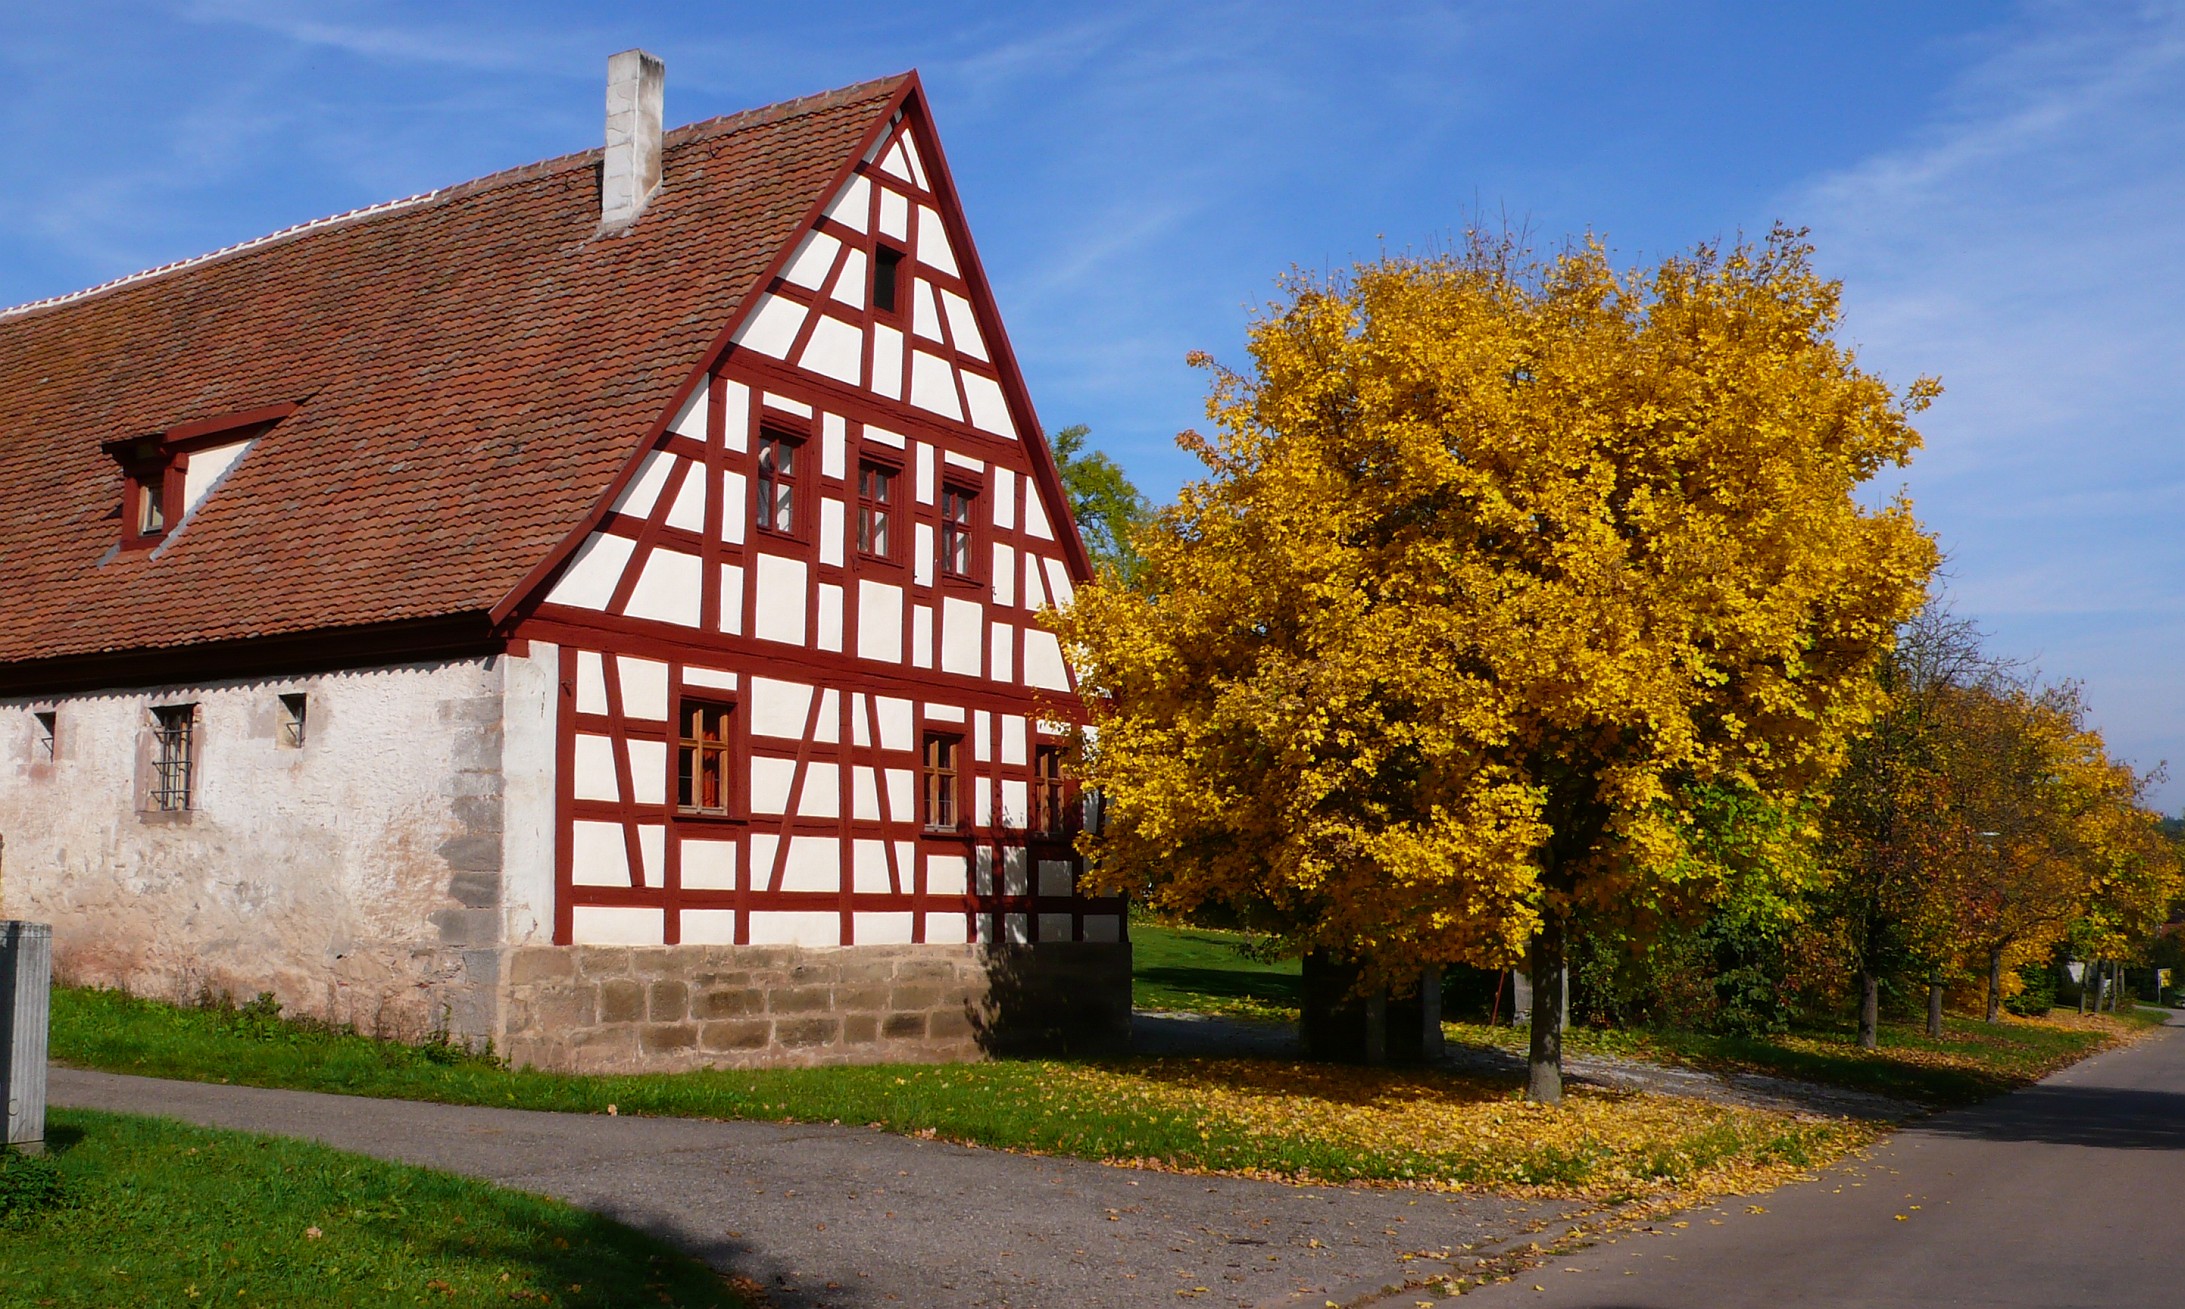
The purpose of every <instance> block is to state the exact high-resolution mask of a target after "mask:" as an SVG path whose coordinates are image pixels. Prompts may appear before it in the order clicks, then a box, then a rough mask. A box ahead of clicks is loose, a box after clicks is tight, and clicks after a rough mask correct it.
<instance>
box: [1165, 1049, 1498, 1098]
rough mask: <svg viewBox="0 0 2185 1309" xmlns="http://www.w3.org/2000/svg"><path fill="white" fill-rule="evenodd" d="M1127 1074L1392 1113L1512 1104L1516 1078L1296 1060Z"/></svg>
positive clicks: (1235, 1061) (1195, 1064)
mask: <svg viewBox="0 0 2185 1309" xmlns="http://www.w3.org/2000/svg"><path fill="white" fill-rule="evenodd" d="M1128 1071H1129V1072H1130V1073H1131V1074H1132V1075H1133V1076H1136V1077H1140V1078H1143V1079H1145V1080H1146V1081H1149V1082H1155V1083H1159V1084H1162V1085H1167V1086H1172V1087H1176V1088H1179V1089H1183V1090H1186V1091H1208V1092H1221V1093H1226V1094H1230V1095H1244V1096H1252V1097H1264V1098H1268V1099H1276V1098H1291V1097H1304V1098H1308V1099H1314V1100H1324V1101H1327V1102H1328V1103H1330V1104H1339V1105H1349V1106H1354V1107H1359V1108H1370V1107H1379V1108H1384V1109H1386V1108H1392V1107H1394V1106H1397V1105H1401V1104H1407V1103H1413V1102H1417V1101H1422V1100H1427V1101H1433V1102H1435V1103H1437V1104H1442V1105H1470V1104H1483V1103H1486V1102H1489V1101H1500V1100H1508V1099H1509V1098H1510V1095H1511V1093H1512V1091H1514V1090H1515V1089H1516V1087H1517V1085H1518V1079H1517V1078H1516V1077H1515V1076H1501V1075H1497V1074H1493V1073H1489V1074H1486V1075H1482V1074H1480V1073H1476V1072H1469V1071H1466V1072H1453V1071H1450V1070H1447V1069H1440V1068H1387V1067H1367V1066H1365V1065H1360V1064H1333V1063H1309V1062H1305V1061H1301V1060H1291V1059H1250V1058H1219V1059H1148V1060H1139V1061H1133V1062H1132V1063H1131V1064H1130V1065H1129V1066H1128Z"/></svg>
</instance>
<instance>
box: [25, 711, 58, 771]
mask: <svg viewBox="0 0 2185 1309" xmlns="http://www.w3.org/2000/svg"><path fill="white" fill-rule="evenodd" d="M30 717H31V737H30V758H31V762H32V763H39V764H50V763H52V762H53V758H54V742H55V732H56V731H57V729H58V728H59V726H60V721H61V716H60V712H59V711H58V710H54V709H40V710H38V711H36V712H34V713H32V714H31V716H30Z"/></svg>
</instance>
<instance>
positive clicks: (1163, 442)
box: [0, 0, 2185, 809]
mask: <svg viewBox="0 0 2185 1309" xmlns="http://www.w3.org/2000/svg"><path fill="white" fill-rule="evenodd" d="M27 10H28V7H27V6H25V5H23V4H22V3H21V0H16V3H15V4H13V5H12V6H10V7H8V8H6V9H5V10H4V11H0V72H4V74H5V77H6V81H5V86H6V88H7V89H6V90H5V91H0V142H4V144H0V165H4V166H5V168H6V175H7V176H8V178H9V179H11V180H10V182H9V184H8V185H6V186H4V187H0V303H10V304H11V303H16V302H19V301H23V300H28V299H33V298H36V297H39V296H45V295H51V294H56V293H59V292H63V291H68V290H72V289H75V288H77V287H80V286H84V285H88V284H90V283H93V282H97V281H101V280H103V279H106V278H109V277H113V276H117V275H120V274H123V273H127V272H131V271H135V270H137V269H140V268H144V267H148V266H151V265H154V264H158V263H162V262H165V261H167V260H170V259H176V258H182V257H186V256H188V255H192V254H197V253H201V252H203V251H205V250H209V249H212V248H215V247H217V246H221V245H225V244H228V243H230V242H233V241H237V240H242V239H246V238H248V237H251V236H255V235H259V234H262V233H264V232H267V231H270V230H272V229H274V228H277V227H281V226H285V225H287V224H290V223H294V222H299V221H303V220H305V219H309V218H314V217H319V216H322V215H325V214H329V213H334V212H338V211H341V210H345V209H350V208H354V207H357V206H360V205H364V204H369V203H373V202H375V201H379V200H385V199H389V198H392V197H395V196H398V195H406V194H411V193H414V192H418V191H423V190H427V189H430V188H432V187H435V186H440V185H444V184H446V183H450V182H455V181H460V180H463V179H465V178H469V177H473V176H477V175H480V174H483V173H487V172H491V171H494V170H497V169H500V168H504V167H508V166H511V165H514V164H518V163H523V162H527V161H529V160H532V159H537V158H542V157H545V156H548V155H552V154H559V153H562V152H565V151H569V150H573V149H580V148H584V147H587V146H590V145H594V144H596V143H597V141H598V139H599V134H600V114H601V107H600V101H601V79H602V76H603V68H604V62H605V58H606V56H607V55H608V54H609V53H611V52H613V51H615V50H619V49H623V48H625V47H628V46H632V45H642V46H644V47H646V48H648V49H650V50H652V51H654V52H655V53H657V54H659V55H661V56H662V57H663V58H665V60H666V61H667V66H668V117H669V120H670V121H671V122H686V121H690V120H692V119H697V118H703V117H709V116H712V115H715V114H721V113H727V112H732V111H734V110H737V109H742V108H747V107H749V106H752V105H757V104H763V103H766V102H769V101H772V100H777V99H783V98H786V97H790V96H794V95H800V94H804V93H807V92H810V91H815V90H820V89H824V88H826V87H830V86H835V85H840V84H842V83H846V82H851V81H857V80H861V79H864V78H867V77H872V76H876V75H880V74H883V73H888V72H894V71H898V70H901V69H904V68H909V67H916V68H918V69H919V70H920V72H921V73H922V74H923V75H924V77H925V81H926V86H927V89H928V92H929V94H930V95H931V97H932V100H933V104H934V109H935V113H936V115H937V117H938V119H939V123H940V128H941V132H942V137H943V141H944V144H945V145H946V147H947V150H948V153H949V158H950V163H951V165H952V167H953V169H954V172H955V175H956V178H957V182H958V184H959V186H960V188H961V189H962V191H963V193H964V198H965V204H966V206H967V208H968V209H969V211H970V218H971V222H972V226H973V230H974V232H975V233H976V235H977V237H978V240H979V245H980V251H981V255H982V257H983V259H984V261H985V263H986V267H987V269H988V272H989V273H990V275H991V276H992V277H993V279H994V282H995V284H996V291H997V295H998V298H999V300H1000V302H1001V307H1002V311H1003V314H1004V316H1005V317H1006V318H1007V320H1008V325H1009V327H1010V330H1011V336H1012V338H1013V340H1014V341H1015V344H1016V347H1017V351H1018V354H1019V356H1020V358H1021V360H1022V362H1023V363H1024V365H1025V367H1026V370H1027V372H1028V374H1029V376H1030V381H1031V385H1032V391H1033V395H1034V397H1035V399H1036V400H1037V402H1038V404H1039V406H1040V410H1041V414H1042V417H1043V418H1044V419H1045V421H1046V422H1047V424H1048V425H1049V427H1050V428H1052V427H1059V426H1062V425H1064V424H1068V423H1072V422H1085V423H1089V424H1091V426H1092V428H1093V432H1094V441H1095V444H1097V445H1099V446H1101V447H1103V448H1105V449H1107V450H1108V451H1109V452H1110V453H1112V454H1114V455H1115V456H1116V457H1117V458H1119V459H1120V460H1121V461H1122V462H1123V463H1124V464H1125V466H1126V467H1127V468H1128V469H1129V470H1130V471H1131V472H1132V473H1133V474H1134V475H1135V476H1136V477H1137V478H1138V480H1139V481H1140V483H1141V484H1142V485H1143V486H1145V487H1146V488H1147V489H1148V490H1149V491H1150V492H1152V493H1153V494H1155V495H1156V496H1157V497H1165V496H1166V495H1168V494H1170V493H1171V492H1172V491H1173V490H1174V488H1175V487H1176V485H1177V484H1178V483H1179V482H1181V481H1182V480H1183V479H1184V478H1186V477H1188V476H1190V475H1191V474H1192V471H1193V465H1192V464H1191V463H1190V461H1189V460H1188V459H1187V458H1186V457H1185V456H1183V455H1181V454H1180V453H1178V452H1177V451H1176V449H1175V447H1174V445H1173V443H1172V439H1171V438H1172V437H1173V435H1174V433H1175V432H1177V431H1178V430H1180V429H1182V428H1185V427H1189V426H1192V425H1194V424H1196V423H1198V422H1199V421H1201V411H1200V404H1201V397H1202V395H1203V392H1204V387H1203V382H1202V379H1201V378H1200V377H1199V376H1198V375H1197V374H1195V373H1193V372H1192V371H1191V370H1190V369H1188V368H1186V367H1185V366H1184V363H1183V357H1184V354H1185V352H1186V351H1188V350H1191V349H1193V348H1204V349H1208V350H1211V351H1212V352H1213V353H1214V354H1216V355H1217V356H1218V357H1222V358H1226V359H1229V360H1232V361H1234V360H1236V359H1237V358H1238V356H1239V353H1240V350H1239V346H1240V342H1241V339H1242V330H1243V325H1244V322H1245V319H1246V316H1247V313H1248V311H1249V309H1250V307H1251V306H1253V305H1256V304H1259V303H1261V302H1263V301H1264V300H1265V299H1266V298H1267V297H1268V296H1269V295H1270V294H1271V292H1272V289H1273V279H1274V278H1275V276H1276V275H1277V274H1279V273H1280V272H1282V271H1283V270H1284V269H1286V268H1289V267H1290V266H1292V265H1298V266H1302V267H1305V268H1308V269H1315V270H1318V269H1325V268H1329V267H1334V266H1340V265H1343V264H1346V263H1348V262H1350V261H1351V260H1353V259H1357V258H1364V257H1372V256H1373V255H1375V254H1377V253H1379V252H1380V251H1382V250H1384V249H1394V250H1401V249H1405V248H1422V247H1427V246H1431V245H1433V244H1435V243H1436V242H1438V241H1446V240H1447V239H1448V238H1449V237H1451V236H1452V235H1454V234H1455V233H1457V232H1459V231H1461V230H1462V229H1463V228H1464V227H1465V226H1466V225H1467V224H1468V223H1471V222H1473V221H1475V220H1480V219H1484V220H1486V221H1488V222H1491V223H1501V222H1503V221H1510V222H1513V223H1518V224H1522V225H1524V226H1526V227H1528V228H1529V229H1530V230H1531V231H1532V232H1533V233H1535V234H1536V236H1537V237H1538V238H1539V239H1540V240H1541V241H1543V242H1544V243H1547V244H1551V245H1552V244H1554V243H1557V242H1560V240H1561V239H1562V238H1564V237H1565V236H1567V235H1570V234H1575V233H1580V232H1584V231H1587V230H1592V231H1596V232H1599V233H1601V234H1602V235H1604V236H1605V237H1606V238H1607V239H1608V241H1609V242H1610V244H1611V245H1612V247H1613V248H1614V249H1615V250H1616V252H1617V254H1618V256H1619V258H1620V259H1621V260H1622V261H1624V262H1627V263H1636V262H1640V261H1644V260H1649V259H1653V258H1658V257H1659V256H1660V255H1662V254H1663V253H1666V252H1669V251H1672V250H1677V249H1682V248H1685V247H1688V246H1690V245H1691V244H1692V243H1693V242H1695V241H1699V240H1707V239H1715V238H1732V237H1735V236H1736V235H1737V234H1739V233H1740V232H1744V233H1751V234H1757V233H1760V232H1764V231H1765V230H1766V229H1767V227H1768V226H1769V225H1770V224H1771V223H1772V222H1774V221H1776V220H1783V221H1787V222H1791V223H1794V224H1801V225H1807V226H1810V227H1811V228H1812V229H1813V233H1814V238H1815V240H1816V242H1817V244H1818V246H1819V256H1818V257H1819V262H1820V265H1821V267H1822V269H1823V270H1824V271H1825V272H1827V273H1829V274H1831V275H1833V276H1837V277H1840V278H1842V279H1843V280H1844V282H1845V284H1846V300H1847V305H1848V308H1849V319H1848V325H1847V336H1848V337H1849V338H1850V339H1851V340H1853V341H1854V342H1856V343H1857V344H1858V345H1859V347H1860V349H1861V355H1862V359H1863V360H1864V362H1865V363H1866V364H1867V365H1868V366H1869V367H1871V368H1873V369H1875V370H1876V371H1879V372H1880V373H1882V374H1883V375H1884V376H1886V377H1889V378H1891V379H1893V380H1896V381H1898V382H1900V383H1901V382H1906V381H1909V380H1910V379H1911V378H1913V377H1914V376H1916V375H1918V374H1920V373H1935V374H1939V375H1940V376H1941V377H1942V379H1943V381H1944V383H1945V385H1946V386H1947V387H1948V393H1947V394H1946V395H1945V396H1944V398H1943V400H1942V401H1941V402H1940V403H1939V404H1938V405H1937V406H1936V408H1935V409H1934V410H1932V411H1931V412H1930V413H1929V414H1928V415H1927V417H1926V419H1925V420H1924V421H1923V423H1922V428H1923V430H1924V431H1925V432H1926V434H1927V437H1928V448H1927V450H1926V452H1925V453H1924V454H1923V455H1922V457H1921V458H1920V459H1919V460H1918V461H1917V462H1916V463H1915V465H1914V466H1913V467H1912V469H1911V470H1910V471H1909V472H1908V473H1907V474H1906V477H1905V481H1906V484H1907V486H1908V487H1909V489H1910V491H1911V493H1912V495H1913V497H1914V499H1915V501H1916V503H1917V505H1918V507H1919V510H1920V513H1921V516H1922V517H1923V518H1924V519H1925V520H1926V521H1927V523H1928V524H1929V525H1930V526H1931V527H1933V528H1934V529H1935V530H1936V531H1937V532H1938V533H1939V534H1940V536H1941V538H1942V541H1943V544H1944V547H1945V549H1946V550H1947V551H1948V552H1949V556H1950V562H1949V571H1950V575H1951V580H1950V585H1951V589H1952V591H1953V593H1954V595H1955V596H1956V598H1957V602H1958V605H1959V608H1960V609H1961V611H1963V612H1965V613H1968V614H1971V615H1974V616H1976V617H1978V618H1979V619H1980V620H1981V622H1982V623H1983V625H1984V626H1985V627H1986V628H1987V629H1988V630H1989V631H1990V632H1991V633H1992V646H1993V648H1994V649H1995V650H1997V651H1998V652H1999V653H2003V654H2006V655H2010V656H2013V657H2017V658H2020V659H2025V660H2029V661H2032V662H2034V663H2036V664H2037V665H2038V666H2039V667H2040V668H2041V669H2042V670H2043V671H2044V672H2045V673H2046V674H2048V675H2050V676H2052V677H2074V678H2078V679H2080V680H2082V681H2084V682H2085V684H2086V686H2087V690H2088V693H2089V696H2090V698H2091V700H2092V702H2093V705H2094V708H2095V713H2096V717H2097V720H2098V721H2099V722H2100V723H2101V725H2102V726H2103V728H2104V730H2105V731H2106V733H2107V734H2108V736H2109V738H2110V741H2111V743H2112V746H2113V748H2115V749H2116V750H2117V751H2118V753H2120V754H2121V755H2123V756H2125V757H2127V758H2130V759H2132V760H2134V761H2135V762H2137V763H2138V764H2140V765H2141V766H2143V767H2145V766H2150V765H2153V764H2155V763H2157V762H2158V761H2161V760H2164V759H2176V760H2177V761H2178V762H2179V764H2180V765H2181V767H2185V746H2181V745H2180V743H2181V742H2185V677H2181V676H2180V675H2179V672H2178V669H2177V667H2176V666H2177V664H2178V663H2179V662H2180V660H2179V652H2180V651H2181V650H2185V568H2181V565H2185V529H2181V527H2180V523H2179V517H2180V515H2179V511H2180V509H2181V508H2185V447H2181V443H2180V442H2179V441H2178V439H2177V437H2176V427H2177V419H2176V415H2177V414H2178V413H2179V412H2181V410H2185V369H2181V368H2180V367H2179V366H2178V355H2179V347H2180V344H2181V342H2185V239H2181V228H2185V224H2181V222H2180V218H2179V215H2180V214H2185V3H2145V4H2131V3H2123V2H2111V3H2063V2H2061V0H2058V2H2042V3H2026V4H2020V5H2015V6H2013V5H2007V4H1996V3H1981V4H1973V3H1966V4H1951V3H1927V4H1914V5H1907V4H1903V3H1895V4H1868V3H1836V4H1830V5H1825V6H1824V5H1806V6H1785V5H1765V6H1764V5H1754V4H1749V3H1741V4H1732V3H1720V4H1705V3H1690V4H1666V3H1663V4H1643V3H1611V2H1606V0H1602V2H1598V3H1588V2H1586V0H1570V2H1568V3H1562V4H1557V5H1528V4H1519V3H1476V4H1473V3H1447V4H1346V5H1332V4H1331V5H1324V6H1311V5H1295V4H1282V3H1239V4H1186V3H1164V4H1131V3H1125V4H1102V5H1093V6H1084V7H1081V8H1075V9H1071V8H1065V7H1062V6H1045V7H1040V8H1038V9H1034V8H1032V7H1028V6H1014V5H997V6H977V5H940V4H932V5H918V4H902V3H897V4H889V5H885V6H877V5H876V6H821V5H801V6H792V5H781V4H764V5H758V4H740V3H724V4H712V5H689V4H664V3H627V4H623V5H619V6H616V7H615V8H614V12H613V13H612V14H604V13H602V7H600V6H595V5H576V4H568V5H551V4H523V5H517V4H508V5H500V6H493V5H476V6H472V5H461V4H450V3H442V4H434V5H424V4H405V3H388V4H371V5H365V4H354V5H345V4H330V5H307V4H295V3H275V2H273V0H204V2H201V3H185V4H179V5H173V6H156V5H129V4H111V3H102V2H101V0H88V2H86V3H76V4H70V5H66V6H63V5H45V6H39V7H38V9H37V10H36V11H27ZM2159 795H2160V798H2161V800H2162V801H2163V802H2164V803H2165V804H2166V805H2168V806H2170V807H2171V808H2173V809H2174V808H2176V807H2177V805H2178V804H2179V803H2181V802H2185V780H2180V781H2174V782H2171V783H2170V784H2168V785H2167V786H2166V787H2165V788H2163V790H2162V791H2161V792H2160V793H2159Z"/></svg>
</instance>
